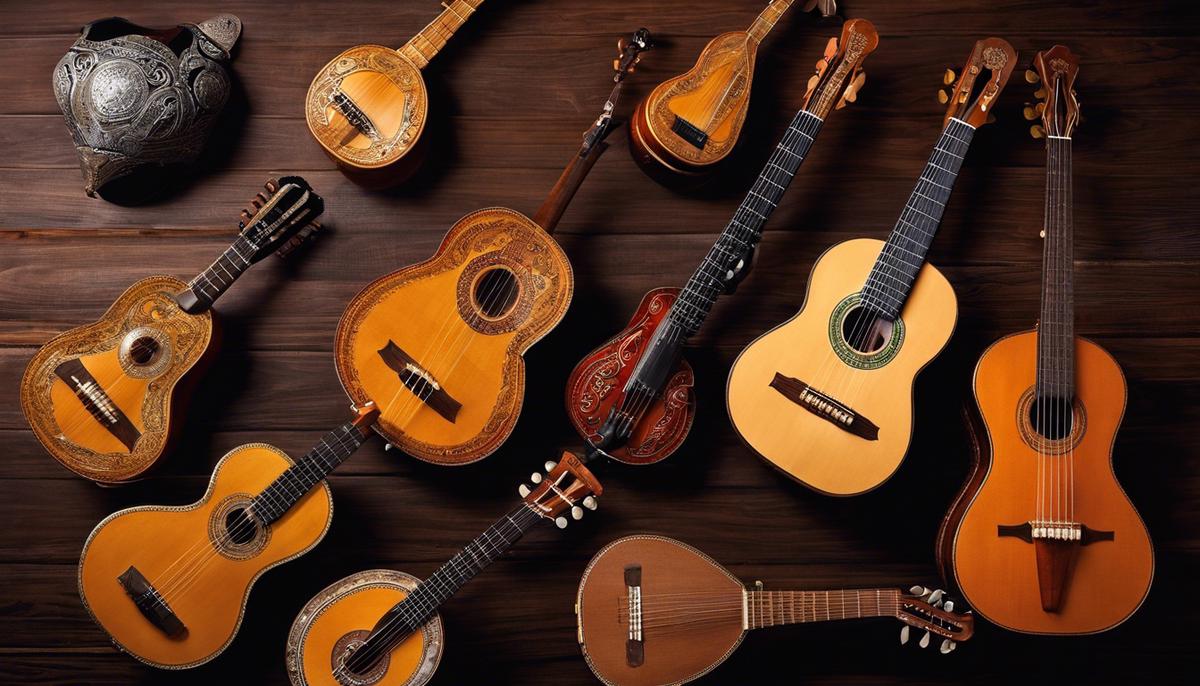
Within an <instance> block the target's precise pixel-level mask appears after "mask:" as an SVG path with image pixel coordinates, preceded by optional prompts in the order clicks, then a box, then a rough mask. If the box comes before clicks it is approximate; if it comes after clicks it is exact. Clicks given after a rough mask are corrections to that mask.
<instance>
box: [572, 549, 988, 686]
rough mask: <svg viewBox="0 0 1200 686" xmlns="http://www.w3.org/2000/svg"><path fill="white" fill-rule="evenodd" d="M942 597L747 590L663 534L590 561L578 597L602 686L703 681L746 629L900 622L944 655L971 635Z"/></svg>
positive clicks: (967, 620)
mask: <svg viewBox="0 0 1200 686" xmlns="http://www.w3.org/2000/svg"><path fill="white" fill-rule="evenodd" d="M953 610H954V601H952V600H949V599H947V598H946V597H945V594H944V593H943V592H942V591H940V590H931V589H926V588H924V587H922V586H913V587H912V588H911V589H910V592H908V593H905V592H903V591H901V590H898V589H895V588H862V589H851V590H828V591H764V590H762V584H761V582H760V583H759V584H757V585H756V586H755V587H753V588H748V587H747V586H746V585H745V584H743V583H742V582H741V581H740V580H739V579H738V578H737V577H736V576H734V575H733V574H731V573H730V572H729V571H728V570H726V569H725V568H724V567H722V566H721V565H719V564H717V563H716V562H714V561H713V560H712V559H711V558H709V557H708V556H707V555H705V554H704V553H702V552H700V551H699V550H696V549H695V548H692V547H691V546H688V545H685V544H683V543H680V542H679V541H675V540H672V539H670V538H664V537H662V536H647V535H641V536H629V537H626V538H622V539H619V540H616V541H613V542H612V543H609V544H608V545H606V546H604V548H603V549H602V550H601V551H600V552H599V553H597V554H596V556H595V557H594V558H592V561H591V562H589V563H588V566H587V568H586V569H585V570H584V572H583V579H582V580H581V581H580V582H579V592H578V594H577V595H576V600H575V616H576V621H577V622H578V634H577V638H578V640H579V645H580V648H581V649H582V650H583V656H584V658H585V659H586V660H587V663H588V666H589V667H591V668H592V672H594V673H595V675H596V678H598V679H599V680H600V681H601V682H602V683H605V684H609V685H610V686H668V685H669V684H683V683H686V682H689V681H692V680H694V679H698V678H700V677H702V676H704V675H705V674H708V673H709V672H710V671H712V670H713V669H716V668H717V666H718V665H720V664H721V663H722V662H724V661H725V659H726V658H728V657H729V656H730V655H731V654H732V653H733V651H734V650H735V649H736V648H737V647H738V645H739V644H741V642H742V639H743V638H745V636H746V632H747V631H749V630H751V629H762V628H766V627H773V626H781V625H785V624H798V623H808V622H830V621H841V620H846V619H861V618H868V617H893V618H895V619H898V620H900V622H901V623H902V624H903V626H902V627H901V629H900V642H901V643H907V642H908V639H909V633H910V631H911V629H910V627H916V628H917V629H918V630H920V629H924V630H925V634H924V636H922V637H921V638H920V639H919V640H918V643H919V645H920V646H921V647H922V648H925V647H928V646H929V644H930V641H931V639H932V638H933V637H935V636H936V637H938V638H940V639H942V640H941V645H940V651H941V652H942V653H943V654H945V653H949V652H950V651H952V650H954V648H955V646H956V645H957V644H958V643H959V642H961V641H965V640H967V639H969V638H971V635H972V633H973V632H974V619H973V618H972V617H971V615H970V614H969V613H968V614H963V613H961V612H960V613H955V612H953Z"/></svg>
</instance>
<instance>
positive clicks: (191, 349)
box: [21, 276, 214, 483]
mask: <svg viewBox="0 0 1200 686" xmlns="http://www.w3.org/2000/svg"><path fill="white" fill-rule="evenodd" d="M185 288H186V284H184V283H183V282H182V281H179V280H178V279H176V278H174V277H171V276H153V277H149V278H146V279H142V280H141V281H138V282H137V283H135V284H133V285H132V286H130V287H129V288H128V289H126V291H125V292H124V293H122V294H121V296H120V297H119V298H117V300H116V302H114V303H113V304H112V306H111V307H109V309H108V311H107V312H105V313H104V315H103V316H102V317H101V318H100V319H99V320H98V321H96V322H94V323H92V324H87V325H85V326H81V327H78V328H75V329H71V330H70V331H66V332H64V333H61V334H59V335H58V336H55V337H54V338H53V339H51V340H50V341H48V342H47V343H46V344H45V345H44V346H42V347H41V349H39V350H38V351H37V353H36V354H35V355H34V356H33V359H32V360H30V362H29V365H28V366H27V367H26V368H25V373H24V375H23V376H22V378H21V409H22V410H23V411H24V413H25V417H26V419H27V420H28V421H29V425H30V426H31V427H32V428H33V431H34V435H36V436H37V438H38V440H39V441H40V442H41V444H42V445H43V446H45V448H46V450H47V451H49V453H50V455H51V456H53V457H54V459H56V460H58V461H59V462H60V463H62V464H63V466H65V467H67V468H68V469H70V470H71V471H73V472H75V473H77V474H79V475H80V476H84V477H86V478H89V479H92V480H95V481H100V482H103V483H119V482H123V481H128V480H130V479H134V478H137V477H139V476H141V475H142V474H144V473H145V472H146V471H147V470H149V469H150V468H151V467H153V466H154V465H155V463H156V462H157V461H158V459H159V458H160V457H162V455H163V453H164V451H165V450H166V448H167V446H168V444H169V439H170V437H171V433H172V430H173V425H172V421H171V419H172V409H173V405H174V403H175V396H176V388H177V386H178V384H179V383H180V382H181V381H182V380H183V378H184V376H185V375H186V374H187V373H188V372H189V371H190V370H191V369H192V368H193V367H195V366H196V365H197V364H198V363H199V362H201V360H203V359H204V358H205V356H206V355H207V353H208V352H209V350H210V344H211V343H212V340H213V336H214V320H213V315H212V313H211V311H204V312H201V313H199V314H194V315H193V314H188V313H186V312H183V311H182V310H181V309H179V306H178V305H177V304H176V303H175V301H174V295H175V294H176V293H178V292H180V291H182V290H184V289H185ZM135 329H150V330H152V331H153V334H154V335H156V336H159V337H160V339H159V340H160V344H161V345H162V348H163V350H164V351H165V354H166V355H169V359H168V361H167V363H166V366H165V367H163V368H162V369H161V371H156V373H153V374H144V373H136V372H135V373H132V374H131V373H130V371H128V370H127V369H126V366H125V365H126V364H127V363H128V360H126V359H123V357H122V355H121V353H120V352H119V348H120V346H121V343H122V341H123V340H125V338H126V336H127V334H130V332H132V331H134V330H135ZM75 359H77V360H79V361H80V362H81V363H82V364H83V366H84V367H85V368H86V369H87V371H88V372H89V373H90V374H91V375H92V377H93V378H94V379H95V380H96V383H97V384H99V386H100V387H101V388H102V389H103V390H104V392H105V393H106V394H107V395H108V397H109V398H110V399H111V400H112V402H113V404H114V405H116V407H117V408H118V409H119V410H120V411H121V412H122V413H123V414H124V415H125V416H126V417H127V418H128V419H129V421H130V423H132V424H133V426H134V427H135V428H136V429H137V430H138V432H139V433H140V434H141V435H140V437H139V438H138V440H137V442H136V443H134V444H133V449H132V450H130V449H129V448H128V447H126V445H125V444H124V443H122V442H121V441H120V440H118V439H117V438H116V437H115V436H114V435H113V434H112V433H111V432H110V431H109V430H108V429H107V428H105V426H104V425H102V424H101V423H100V421H99V420H97V419H96V418H95V417H93V416H92V414H91V413H90V412H89V411H88V409H87V408H86V407H85V406H84V404H83V401H82V400H81V399H80V397H79V396H78V395H77V394H76V392H75V390H74V389H73V388H72V387H71V386H69V385H68V384H67V383H66V382H64V381H63V380H62V379H61V378H59V377H58V376H57V375H56V374H55V369H56V368H57V367H58V366H59V365H60V364H62V363H64V362H66V361H69V360H75Z"/></svg>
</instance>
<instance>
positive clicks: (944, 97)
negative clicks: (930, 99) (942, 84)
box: [937, 88, 950, 105]
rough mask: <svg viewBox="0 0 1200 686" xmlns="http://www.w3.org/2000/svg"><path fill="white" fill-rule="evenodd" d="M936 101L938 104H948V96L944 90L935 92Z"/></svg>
mask: <svg viewBox="0 0 1200 686" xmlns="http://www.w3.org/2000/svg"><path fill="white" fill-rule="evenodd" d="M937 99H938V102H940V103H942V104H943V105H945V104H946V103H948V102H950V94H949V93H947V92H946V90H945V89H944V88H942V89H939V90H938V92H937Z"/></svg>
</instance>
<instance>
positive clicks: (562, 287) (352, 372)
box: [334, 29, 649, 464]
mask: <svg viewBox="0 0 1200 686" xmlns="http://www.w3.org/2000/svg"><path fill="white" fill-rule="evenodd" d="M619 47H620V50H621V56H620V57H619V58H618V60H617V62H616V72H617V73H616V77H615V80H616V82H617V83H616V85H615V86H614V89H613V92H612V94H611V95H610V96H609V100H608V102H607V103H606V105H605V109H604V111H603V114H602V115H601V116H600V118H599V119H598V120H597V121H596V122H595V124H593V126H592V128H591V129H589V130H588V132H587V133H586V134H585V136H584V143H583V146H582V147H581V148H580V150H579V152H578V154H576V155H573V156H572V158H571V161H570V163H569V164H568V166H567V168H566V169H565V170H564V171H563V174H562V176H561V177H560V178H559V180H558V183H557V184H556V185H555V187H554V189H553V191H552V192H551V194H550V196H549V198H548V199H547V200H546V202H545V203H543V204H542V207H541V209H540V210H539V211H538V213H537V214H535V215H534V217H533V219H530V218H528V217H526V216H525V215H524V214H521V213H520V212H516V211H514V210H509V209H505V208H498V207H497V208H489V209H484V210H479V211H477V212H473V213H471V214H468V215H467V216H466V217H463V218H462V219H460V220H459V221H458V223H457V224H455V225H454V226H453V227H451V228H450V231H449V233H447V234H446V237H445V238H444V239H443V240H442V244H441V246H440V247H439V248H438V251H437V253H436V254H435V255H434V256H433V257H432V258H430V259H429V260H427V261H425V262H422V263H420V264H417V265H414V266H411V267H407V268H405V269H401V270H400V271H397V272H393V273H391V274H388V275H386V276H383V277H381V278H379V279H377V280H376V281H375V282H374V283H371V284H370V285H368V286H367V287H366V288H365V289H363V290H362V292H360V293H359V294H358V295H357V296H355V298H354V300H352V301H351V302H350V305H349V306H348V307H347V308H346V312H345V314H344V315H343V316H342V319H341V322H340V323H339V324H338V329H337V337H336V340H335V342H334V351H335V355H336V364H337V371H338V376H339V378H340V379H341V381H342V386H343V387H344V388H345V389H346V392H347V393H348V394H349V395H350V398H351V399H352V401H353V402H354V403H355V404H359V405H361V404H363V403H365V402H367V401H369V400H374V401H375V402H376V403H377V404H378V405H379V408H380V411H381V412H382V416H381V417H380V420H379V423H378V424H377V425H376V427H375V428H376V430H377V431H378V432H379V433H380V434H382V435H383V436H384V438H386V439H387V440H388V442H389V444H392V445H397V446H399V447H400V448H402V449H403V450H404V451H405V452H407V453H409V454H410V455H413V456H415V457H418V458H420V459H422V460H427V461H429V462H435V463H440V464H463V463H467V462H474V461H476V460H480V459H482V458H484V457H486V456H487V455H489V454H491V453H492V451H494V450H496V448H498V447H500V445H501V444H502V443H503V442H504V440H505V439H506V438H507V437H508V435H509V434H510V433H511V432H512V429H513V426H514V425H515V423H516V420H517V417H518V415H519V414H520V410H521V404H522V401H523V398H524V394H525V367H524V360H523V358H522V357H521V356H522V354H523V353H524V352H525V351H526V350H527V349H528V348H529V347H530V346H531V345H533V344H534V343H535V342H537V340H538V339H540V338H541V337H542V336H544V335H546V333H547V332H548V331H550V329H552V328H553V327H554V326H555V325H556V324H558V322H559V321H560V320H561V319H562V317H563V315H564V314H566V311H567V306H568V305H569V304H570V301H571V294H572V289H573V286H574V277H573V274H572V272H571V264H570V262H568V261H567V256H566V255H565V254H564V253H563V251H562V248H560V247H559V245H558V243H557V242H555V240H554V239H553V238H552V237H551V235H550V233H551V232H552V231H553V230H554V227H555V226H556V225H557V223H558V220H559V218H560V217H561V216H562V213H563V211H564V210H565V209H566V206H567V204H568V203H569V202H570V200H571V198H572V197H573V196H574V194H575V191H576V190H577V189H578V188H579V186H580V184H582V182H583V179H584V178H585V177H586V176H587V173H588V170H590V169H591V167H592V165H594V164H595V162H596V160H597V159H599V157H600V155H601V154H602V153H603V152H604V149H605V148H606V147H607V144H606V143H605V142H604V137H605V136H607V135H608V133H609V131H610V129H611V117H612V111H613V103H614V102H615V98H616V97H617V95H618V93H619V90H620V88H621V85H622V83H623V79H624V77H625V76H626V75H627V74H629V73H630V72H631V71H632V70H633V68H634V66H635V65H636V64H637V61H638V59H639V55H640V54H641V52H642V51H643V50H645V49H647V48H648V47H649V36H648V34H647V33H646V32H645V30H644V29H643V30H641V31H639V32H637V33H636V34H634V36H633V37H632V38H631V39H630V40H628V41H621V43H620V44H619Z"/></svg>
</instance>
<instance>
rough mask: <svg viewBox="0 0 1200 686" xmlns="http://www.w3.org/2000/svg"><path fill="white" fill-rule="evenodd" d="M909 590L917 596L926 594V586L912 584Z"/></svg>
mask: <svg viewBox="0 0 1200 686" xmlns="http://www.w3.org/2000/svg"><path fill="white" fill-rule="evenodd" d="M908 592H909V593H911V594H913V595H915V596H922V595H925V587H924V586H912V587H910V588H909V589H908Z"/></svg>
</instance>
